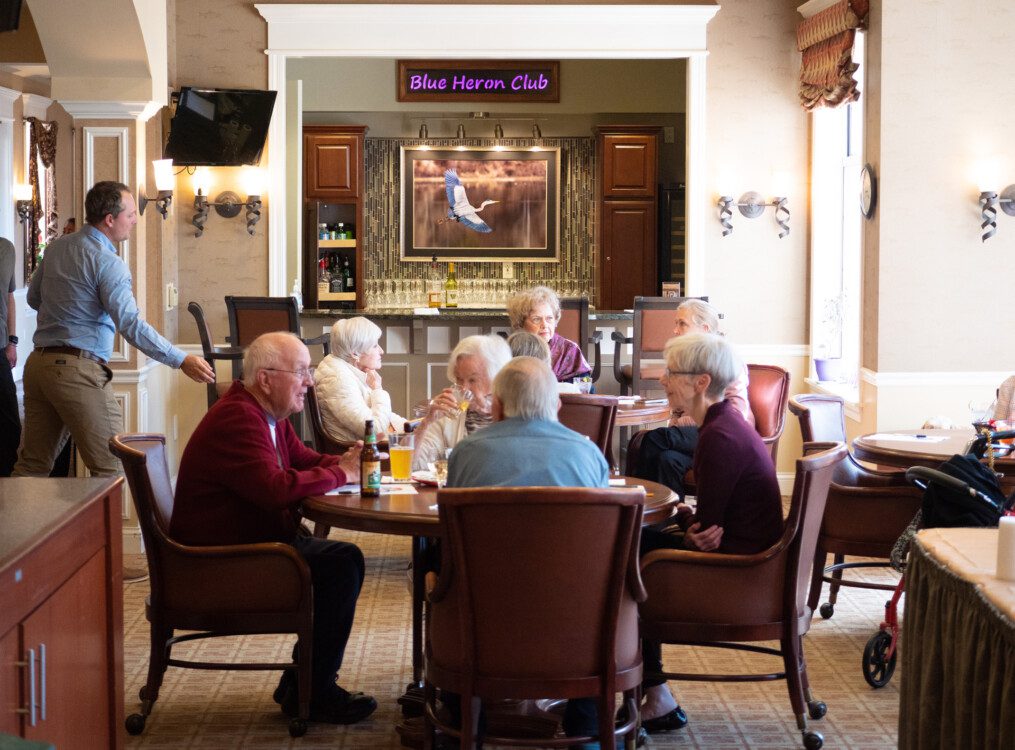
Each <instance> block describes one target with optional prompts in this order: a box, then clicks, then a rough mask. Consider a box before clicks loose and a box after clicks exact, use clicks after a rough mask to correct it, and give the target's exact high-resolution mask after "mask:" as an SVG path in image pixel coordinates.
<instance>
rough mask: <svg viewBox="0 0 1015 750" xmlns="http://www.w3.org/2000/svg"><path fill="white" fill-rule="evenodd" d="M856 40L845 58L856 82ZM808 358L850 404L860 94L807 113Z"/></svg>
mask: <svg viewBox="0 0 1015 750" xmlns="http://www.w3.org/2000/svg"><path fill="white" fill-rule="evenodd" d="M863 41H864V35H863V34H862V33H857V35H856V42H855V44H854V48H853V60H855V61H858V62H860V64H861V67H860V69H859V70H858V71H857V73H856V74H855V75H856V79H857V80H859V81H863V67H862V60H863V59H864V45H863ZM811 117H812V118H813V119H812V121H811V123H812V140H811V207H812V222H811V225H812V229H811V310H810V314H811V315H810V318H811V357H812V359H814V361H815V369H816V370H818V368H820V370H819V371H818V372H816V374H819V375H824V376H825V377H824V378H819V379H822V380H824V381H825V382H828V381H833V382H835V383H838V384H839V385H838V386H837V388H838V389H842V390H845V391H846V392H845V393H844V394H843V395H845V396H846V397H847V398H849V397H850V396H853V398H852V399H850V400H856V397H855V396H856V392H857V378H858V375H859V371H860V293H861V289H860V279H861V267H860V265H861V226H862V224H861V223H862V215H861V213H860V208H859V195H860V170H861V168H862V167H863V161H862V160H863V94H862V91H861V97H860V99H859V100H858V101H856V102H852V103H850V104H846V105H843V106H841V107H837V108H834V109H829V108H818V109H816V110H814V111H813V112H812V113H811Z"/></svg>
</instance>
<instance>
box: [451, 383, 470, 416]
mask: <svg viewBox="0 0 1015 750" xmlns="http://www.w3.org/2000/svg"><path fill="white" fill-rule="evenodd" d="M451 392H452V394H453V395H454V397H455V401H457V402H458V410H459V411H465V410H467V409H468V408H469V404H470V403H471V402H472V398H473V395H472V391H470V390H469V389H468V388H462V387H461V386H458V385H456V386H455V387H454V388H452V389H451Z"/></svg>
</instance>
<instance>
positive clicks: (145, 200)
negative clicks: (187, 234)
mask: <svg viewBox="0 0 1015 750" xmlns="http://www.w3.org/2000/svg"><path fill="white" fill-rule="evenodd" d="M152 168H153V169H154V170H155V188H156V189H157V190H158V191H159V193H158V195H157V196H155V197H154V198H149V197H147V196H145V195H141V196H138V212H139V213H140V214H141V215H142V216H144V209H145V206H147V205H148V204H149V203H151V202H153V201H154V203H155V209H156V210H157V211H158V212H159V213H160V214H162V220H163V221H165V220H166V219H167V218H168V215H169V204H170V203H172V202H173V185H174V183H175V182H176V180H175V179H174V177H173V160H172V159H155V160H154V161H153V162H152Z"/></svg>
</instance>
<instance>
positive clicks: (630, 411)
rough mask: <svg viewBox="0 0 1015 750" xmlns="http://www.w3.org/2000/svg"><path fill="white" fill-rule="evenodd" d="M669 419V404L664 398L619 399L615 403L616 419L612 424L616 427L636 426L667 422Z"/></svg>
mask: <svg viewBox="0 0 1015 750" xmlns="http://www.w3.org/2000/svg"><path fill="white" fill-rule="evenodd" d="M669 419H670V404H669V401H667V400H666V399H651V400H649V401H644V400H640V401H635V402H634V403H631V402H630V401H619V402H618V403H617V419H616V420H615V421H614V425H615V426H617V427H637V426H638V425H643V424H652V423H653V422H668V421H669Z"/></svg>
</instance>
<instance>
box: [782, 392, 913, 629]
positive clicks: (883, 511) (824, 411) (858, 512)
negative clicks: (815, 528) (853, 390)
mask: <svg viewBox="0 0 1015 750" xmlns="http://www.w3.org/2000/svg"><path fill="white" fill-rule="evenodd" d="M789 410H790V412H791V413H793V414H794V415H795V416H796V417H797V419H799V420H800V433H801V435H802V436H803V439H804V452H805V453H807V452H809V451H811V450H814V448H813V446H814V445H815V444H817V445H820V444H821V443H824V442H828V441H830V440H837V441H845V438H846V423H845V418H844V413H843V402H842V399H841V398H839V397H838V396H830V395H822V394H817V393H807V394H799V395H797V396H794V397H793V398H791V399H790V400H789ZM840 436H841V437H840ZM815 441H820V442H818V443H816V442H815ZM921 501H922V493H921V492H920V491H919V490H917V489H916V488H915V487H913V486H911V485H910V484H909V483H908V482H907V481H906V477H905V473H904V472H901V471H874V470H872V469H868V468H867V467H866V466H863V465H862V464H860V463H858V462H857V461H856V459H854V458H853V456H852V455H850V454H847V456H846V460H844V461H843V462H842V463H841V464H840V465H839V466H837V467H836V469H835V473H834V474H833V475H832V484H831V487H829V490H828V501H827V503H826V504H825V515H824V517H823V518H822V521H821V531H820V533H819V534H818V542H817V545H816V547H815V550H814V564H813V569H812V575H811V590H810V594H809V595H808V597H807V606H808V607H810V608H811V609H812V610H813V609H815V608H816V607H817V605H818V600H819V599H820V598H821V586H822V584H823V583H828V584H829V586H830V587H829V592H828V601H827V602H825V603H824V604H822V605H821V607H820V609H819V611H820V612H821V616H822V617H824V618H825V619H828V618H829V617H831V616H832V615H833V614H834V613H835V603H836V600H837V599H838V595H839V588H840V587H841V586H851V587H854V588H862V589H878V590H882V591H892V590H893V589H894V588H895V586H893V585H889V584H884V583H868V582H866V581H856V580H849V579H846V578H843V571H844V570H848V569H850V568H874V567H887V566H889V565H890V564H891V563H890V562H889V561H890V559H891V554H892V546H893V545H894V544H895V540H896V539H898V538H899V536H900V535H901V534H902V532H903V531H905V529H906V527H907V526H908V525H909V522H910V521H911V520H913V516H914V515H916V511H917V510H918V509H919V508H920V503H921ZM829 554H831V555H832V556H833V558H832V565H829V566H827V567H825V563H826V562H827V558H828V555H829ZM847 555H855V556H858V557H878V558H881V559H882V562H869V561H864V562H846V561H845V559H846V556H847Z"/></svg>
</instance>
